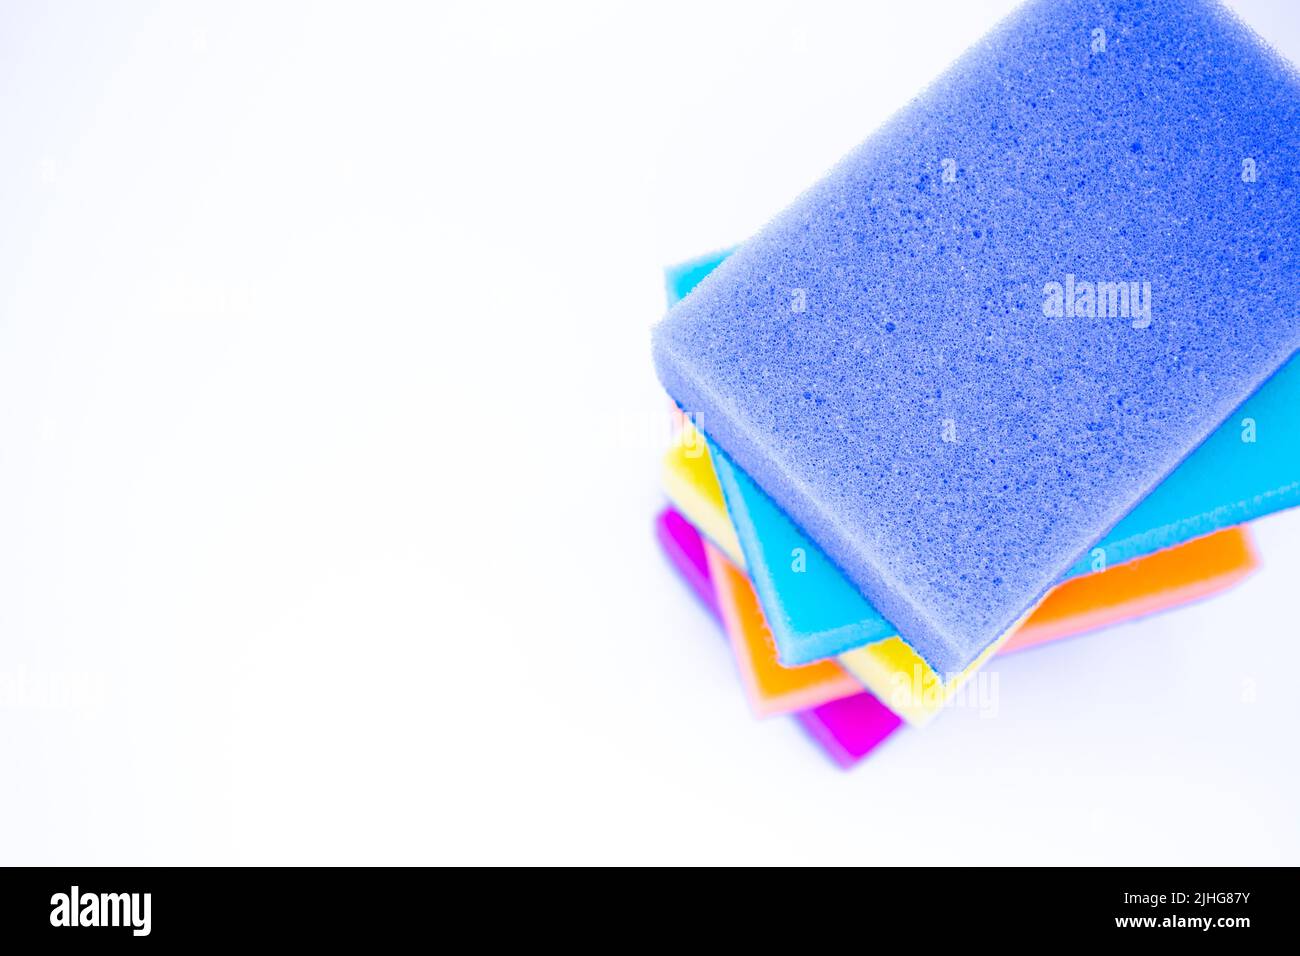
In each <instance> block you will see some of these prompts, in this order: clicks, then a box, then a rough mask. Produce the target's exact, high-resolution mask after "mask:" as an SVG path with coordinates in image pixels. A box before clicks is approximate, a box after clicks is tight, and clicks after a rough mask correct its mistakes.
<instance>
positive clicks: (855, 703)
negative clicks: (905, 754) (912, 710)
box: [795, 693, 903, 770]
mask: <svg viewBox="0 0 1300 956" xmlns="http://www.w3.org/2000/svg"><path fill="white" fill-rule="evenodd" d="M795 717H796V718H797V719H798V721H799V723H800V724H801V725H802V726H803V729H804V730H806V731H807V732H808V734H809V736H811V737H812V738H813V739H814V740H816V741H817V742H818V743H819V744H821V745H822V749H824V750H825V751H826V753H827V754H829V755H830V757H831V759H832V760H834V761H835V762H836V763H837V764H839V765H840V766H841V767H843V768H844V769H846V770H847V769H849V768H850V767H852V766H854V765H855V764H857V763H858V761H860V760H861V759H862V758H863V757H865V756H866V755H867V754H869V753H871V751H873V750H875V749H876V748H877V747H878V746H880V745H881V744H882V743H884V742H885V739H886V738H887V737H889V736H891V735H892V734H893V733H894V731H895V730H897V729H898V728H899V727H901V726H902V724H903V722H902V721H901V720H900V719H899V718H898V716H897V715H896V714H895V713H894V712H893V711H892V710H890V709H889V708H888V707H886V706H885V705H884V704H882V703H881V702H880V701H878V700H876V698H875V697H873V696H872V695H871V694H869V693H862V694H854V695H853V696H852V697H841V698H840V699H839V700H833V701H831V702H830V703H827V704H822V705H821V706H819V707H813V708H811V709H810V710H802V711H800V712H799V713H797V714H795Z"/></svg>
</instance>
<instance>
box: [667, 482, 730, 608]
mask: <svg viewBox="0 0 1300 956" xmlns="http://www.w3.org/2000/svg"><path fill="white" fill-rule="evenodd" d="M655 536H656V537H658V538H659V544H660V546H661V547H662V548H663V549H664V552H665V553H666V554H667V555H668V557H669V559H670V560H671V561H672V563H673V566H674V567H675V568H676V569H677V571H678V573H679V574H681V576H682V577H683V578H685V579H686V583H687V584H689V585H690V586H691V590H692V591H694V592H695V596H696V597H697V598H699V599H700V600H701V601H702V602H703V603H704V606H705V607H706V608H708V609H709V612H710V613H711V614H713V616H714V617H716V618H718V620H722V612H721V611H720V610H719V609H718V598H717V595H716V593H715V590H714V587H713V581H712V579H711V578H710V577H709V565H708V559H707V558H706V557H705V555H704V540H703V539H702V538H701V537H700V534H699V532H698V531H696V530H695V528H693V527H692V526H691V523H690V522H689V521H687V520H686V519H685V518H683V517H682V516H681V513H680V512H678V511H675V510H674V509H672V508H665V509H664V510H663V511H661V512H659V514H658V515H657V516H655Z"/></svg>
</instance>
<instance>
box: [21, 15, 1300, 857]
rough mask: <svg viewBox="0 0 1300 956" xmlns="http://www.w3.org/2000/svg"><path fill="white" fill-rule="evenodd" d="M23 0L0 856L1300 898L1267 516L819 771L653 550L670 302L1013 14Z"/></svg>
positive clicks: (1286, 582) (1296, 550) (1299, 833)
mask: <svg viewBox="0 0 1300 956" xmlns="http://www.w3.org/2000/svg"><path fill="white" fill-rule="evenodd" d="M50 6H51V7H52V8H51V9H46V7H47V5H46V4H37V3H6V4H4V6H3V7H2V8H0V862H5V863H71V864H90V863H100V864H108V863H146V862H158V863H167V862H235V861H252V862H263V861H278V862H356V861H371V862H395V861H408V862H419V861H423V862H507V861H511V862H575V861H583V862H664V863H666V862H704V861H709V862H735V863H756V862H783V861H784V862H804V863H813V862H831V861H835V862H857V863H873V862H880V863H917V864H935V863H999V862H1038V863H1076V862H1084V863H1137V862H1141V863H1278V862H1290V863H1296V862H1300V830H1298V827H1300V824H1298V822H1297V820H1298V818H1300V814H1298V813H1297V807H1298V806H1300V776H1298V772H1300V771H1298V770H1297V759H1296V754H1297V746H1296V730H1297V708H1296V703H1295V680H1294V675H1295V674H1296V673H1297V672H1298V671H1300V643H1298V642H1297V636H1300V635H1298V634H1297V631H1298V630H1300V628H1298V627H1297V623H1296V621H1297V613H1296V610H1295V607H1294V601H1295V598H1296V588H1295V581H1296V580H1297V570H1296V569H1297V567H1300V516H1297V515H1296V514H1291V515H1284V516H1280V517H1276V518H1272V519H1269V520H1267V521H1265V522H1262V523H1261V524H1260V525H1259V528H1258V540H1259V542H1260V545H1261V550H1262V552H1263V555H1264V559H1265V562H1266V567H1265V569H1264V570H1263V571H1262V572H1261V573H1260V574H1259V575H1257V576H1256V577H1255V578H1253V579H1252V580H1250V581H1249V582H1248V583H1246V584H1244V585H1242V586H1240V587H1238V588H1237V589H1236V590H1234V591H1233V592H1231V594H1229V595H1228V596H1226V597H1223V598H1221V599H1218V600H1214V601H1211V602H1208V603H1204V604H1201V605H1198V606H1195V607H1192V608H1188V609H1184V610H1180V611H1177V612H1175V613H1171V614H1168V615H1165V616H1163V617H1160V618H1157V619H1151V620H1147V621H1143V622H1140V623H1137V624H1133V625H1129V626H1125V627H1119V628H1115V629H1113V630H1110V631H1107V632H1104V633H1103V634H1099V635H1095V636H1090V637H1086V638H1081V639H1078V640H1075V641H1069V642H1064V643H1062V644H1059V645H1057V646H1053V647H1049V648H1045V649H1041V650H1038V651H1034V652H1030V653H1027V654H1024V655H1021V656H1017V657H1013V658H1010V659H1006V660H1005V661H1002V662H999V663H998V664H997V665H996V667H997V672H998V674H999V681H1000V683H999V688H1000V698H999V701H1000V707H999V712H998V716H997V717H996V718H995V719H981V718H980V715H979V713H978V712H976V711H973V710H967V711H954V712H951V713H949V714H946V715H945V716H943V717H942V718H941V719H940V720H938V721H937V722H936V723H935V724H933V725H932V726H931V727H930V728H929V729H927V730H925V731H923V732H905V733H902V734H899V735H898V736H897V737H895V738H894V739H893V740H891V741H890V742H889V743H888V744H887V745H886V746H885V747H884V748H882V749H881V750H880V751H879V752H878V753H877V754H875V755H874V756H873V757H872V758H871V759H870V760H869V761H867V762H866V763H865V764H863V765H862V766H860V767H859V768H857V770H855V771H853V772H851V773H847V774H845V773H842V772H839V771H837V770H835V769H833V768H832V766H831V765H830V764H829V762H828V761H827V760H826V759H825V758H824V757H823V755H822V754H821V753H820V752H819V751H818V749H817V748H816V747H815V746H814V745H813V744H811V743H810V742H809V741H808V740H806V739H805V738H804V736H803V735H802V733H801V731H800V730H799V729H798V728H797V727H796V726H795V725H794V724H793V722H791V721H789V720H784V719H775V720H769V721H763V722H760V721H756V720H754V719H753V718H751V717H750V715H749V714H748V712H747V708H746V705H745V703H744V700H743V697H742V695H741V692H740V689H739V687H738V684H737V680H736V677H735V674H734V671H733V667H732V664H731V661H730V659H729V656H728V652H727V650H726V648H725V643H724V641H723V640H722V639H721V637H720V636H719V633H718V632H717V630H716V628H715V626H714V624H713V623H712V622H711V621H710V620H709V619H708V618H707V617H706V615H705V613H704V612H703V611H702V610H701V609H700V607H699V606H697V604H696V603H695V602H694V601H693V600H692V599H691V598H690V597H689V596H688V594H687V593H686V591H685V590H684V588H683V587H682V586H681V585H680V584H679V583H678V582H677V581H676V579H675V578H674V577H673V575H672V573H671V572H670V571H669V569H668V566H667V564H666V562H665V561H664V560H663V558H662V557H661V556H660V554H659V552H658V550H657V547H656V545H655V543H654V539H653V537H652V533H651V518H652V515H653V513H654V511H655V510H656V508H657V507H658V505H659V502H660V493H659V491H658V488H657V474H658V461H659V451H660V446H661V443H662V440H663V438H664V429H665V427H666V426H665V418H664V398H663V396H662V393H661V392H660V391H659V389H658V386H657V384H656V381H655V377H654V373H653V370H652V367H651V364H650V359H649V341H648V330H649V327H650V326H651V324H652V323H653V322H654V321H655V320H656V319H657V318H658V316H659V315H660V314H661V312H662V309H663V305H662V301H663V300H662V296H663V290H662V278H661V272H660V270H661V267H662V266H663V265H664V264H666V263H669V262H673V261H676V260H679V259H682V258H687V257H690V256H694V255H696V254H698V253H701V252H705V251H709V250H711V249H714V248H718V247H721V246H725V245H728V244H731V243H733V242H736V241H738V240H740V239H743V238H744V237H745V236H746V235H748V234H749V233H751V232H752V231H754V230H755V229H756V228H758V227H759V226H760V225H761V224H762V223H763V222H764V220H765V219H766V218H767V217H769V216H770V215H771V214H773V213H774V212H776V211H777V210H778V209H780V208H781V207H782V206H783V205H784V204H786V203H787V202H788V201H789V200H790V199H792V198H793V197H794V196H795V195H796V194H797V193H798V192H799V191H800V190H801V189H803V188H804V187H805V186H807V185H808V184H809V183H811V182H812V181H813V180H814V179H815V178H816V177H817V176H818V174H819V173H820V172H822V171H823V170H824V169H826V168H827V167H828V166H830V165H831V164H832V163H833V162H834V161H835V160H836V159H837V158H838V157H839V156H840V155H841V154H842V153H843V152H845V151H846V150H847V149H849V148H850V147H851V146H852V145H853V144H855V143H856V142H857V141H859V140H860V139H862V138H863V137H864V136H865V135H866V134H867V133H869V132H870V131H871V130H872V129H873V128H874V127H875V126H876V125H877V124H878V123H880V122H881V121H882V120H883V119H884V118H886V117H887V116H888V115H889V114H890V113H891V112H893V111H894V110H895V109H897V108H899V107H900V106H902V105H903V104H904V103H906V101H907V100H908V99H909V98H910V97H911V96H913V95H915V93H917V92H918V91H919V90H920V89H921V88H922V87H923V86H924V85H925V84H926V82H927V81H928V80H929V79H930V78H932V77H933V76H935V75H936V74H937V73H938V72H939V71H940V70H941V69H942V68H943V67H944V66H945V65H946V64H947V63H948V62H949V61H950V60H951V59H952V58H953V57H954V56H956V55H957V54H958V53H960V52H961V51H962V50H963V49H964V48H965V47H966V46H968V45H969V44H970V43H972V42H973V41H974V40H976V39H977V38H978V37H979V36H980V35H981V34H982V33H983V32H985V31H986V30H987V29H988V28H989V27H990V26H991V25H992V24H993V23H994V22H995V21H996V19H997V18H998V17H999V16H1000V15H1001V14H1002V13H1003V12H1005V11H1006V10H1007V9H1009V8H1010V7H1011V6H1012V4H1011V3H1009V2H969V0H953V2H946V3H936V2H930V3H921V2H911V3H892V2H890V3H879V4H872V3H847V2H846V3H843V4H831V5H824V6H821V5H815V4H814V5H810V4H809V3H807V2H796V3H791V4H788V5H784V6H756V5H755V4H752V3H745V4H738V5H735V6H731V7H714V6H705V5H703V4H700V3H696V2H689V3H680V4H665V3H654V4H647V5H645V6H644V7H643V8H641V9H639V10H638V9H634V8H631V7H616V6H613V5H608V4H592V5H590V6H581V7H574V6H568V5H565V6H562V7H559V8H556V9H548V8H549V7H550V5H547V4H520V5H518V6H498V7H494V8H491V9H488V8H486V7H485V6H481V5H478V4H464V5H448V4H424V3H421V4H415V5H412V6H410V7H397V6H392V5H388V4H381V5H375V4H369V3H367V4H361V3H357V4H352V5H346V6H339V7H331V6H325V5H321V4H311V5H302V6H292V5H289V4H285V3H271V4H261V3H258V4H249V5H246V6H232V5H229V4H224V3H223V4H214V5H212V6H211V7H204V6H200V7H195V6H188V5H181V4H165V5H164V4H157V5H133V6H128V5H123V4H113V5H109V4H91V3H85V4H68V3H57V4H53V5H50ZM1237 6H1238V8H1239V10H1240V11H1241V13H1242V14H1243V15H1244V16H1245V17H1246V18H1247V19H1248V21H1249V22H1251V23H1252V24H1253V25H1254V26H1256V28H1257V29H1259V30H1260V31H1261V32H1262V33H1264V34H1265V35H1266V36H1267V37H1268V38H1269V39H1270V40H1271V41H1272V42H1273V43H1274V44H1275V45H1277V46H1278V47H1279V48H1280V49H1282V50H1283V51H1284V52H1286V53H1287V54H1288V55H1289V56H1290V57H1291V58H1292V59H1293V60H1300V5H1297V4H1294V3H1290V2H1284V0H1278V2H1276V3H1268V2H1265V0H1256V2H1249V3H1247V2H1242V3H1240V4H1238V5H1237Z"/></svg>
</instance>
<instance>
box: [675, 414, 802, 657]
mask: <svg viewBox="0 0 1300 956" xmlns="http://www.w3.org/2000/svg"><path fill="white" fill-rule="evenodd" d="M662 479H663V486H664V492H665V494H667V495H668V498H669V500H670V501H672V503H673V504H674V505H676V506H677V508H678V509H679V510H680V511H682V512H683V513H685V514H687V515H689V516H690V518H691V521H692V522H694V524H695V525H696V527H698V528H699V529H700V531H702V532H703V533H704V536H705V537H706V538H708V539H709V540H710V541H712V542H713V543H714V544H716V545H717V546H718V547H719V548H721V549H722V551H723V553H724V554H726V555H727V557H729V558H730V559H731V560H732V562H733V563H735V564H738V565H740V566H741V567H747V565H746V563H745V555H744V552H743V551H742V550H741V547H740V541H739V540H738V539H737V538H736V528H735V526H734V525H733V524H732V523H731V519H730V518H728V517H727V506H726V504H725V502H724V501H723V498H722V488H721V487H720V486H719V485H718V476H717V472H716V470H715V469H714V467H713V464H712V462H711V460H710V457H709V450H708V446H707V445H706V444H705V443H704V442H703V441H699V442H691V441H683V440H682V439H681V436H678V438H677V439H676V440H674V441H673V443H672V444H671V445H670V446H669V448H668V451H667V453H666V454H665V455H664V465H663V472H662ZM823 656H824V655H823Z"/></svg>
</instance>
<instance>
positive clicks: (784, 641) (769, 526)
mask: <svg viewBox="0 0 1300 956" xmlns="http://www.w3.org/2000/svg"><path fill="white" fill-rule="evenodd" d="M727 255H728V253H726V252H722V253H715V254H713V255H710V256H707V257H704V258H701V259H695V260H692V261H691V262H688V263H684V264H682V265H679V266H672V267H670V268H668V269H667V270H666V272H665V276H666V279H667V283H668V299H669V302H670V304H671V303H675V302H678V301H680V300H681V299H682V298H684V297H685V296H686V295H687V294H689V293H690V292H691V290H692V289H693V288H694V287H695V286H696V285H698V284H699V282H700V281H701V280H702V279H703V278H704V276H705V275H707V274H708V272H709V271H711V270H712V269H713V268H716V267H717V266H718V265H719V264H721V262H722V260H723V259H725V258H726V256H727ZM710 457H711V459H712V462H713V465H714V467H715V469H716V471H717V473H718V481H719V483H720V484H721V486H722V490H723V492H724V494H725V495H726V501H727V510H728V512H729V513H730V516H731V520H732V522H733V523H734V525H735V527H736V532H737V536H738V538H739V541H740V545H741V548H742V550H743V552H744V556H745V561H746V565H747V566H748V567H749V569H750V574H751V576H752V577H753V581H754V588H755V590H756V591H757V592H758V596H759V600H760V602H761V603H762V605H763V610H764V613H765V615H766V617H767V621H768V624H769V626H770V627H771V630H772V637H773V641H774V643H775V644H776V646H777V650H778V653H779V655H780V658H781V661H782V662H783V663H785V664H787V665H791V666H793V665H796V664H807V663H811V662H812V661H816V660H820V659H821V658H824V657H828V656H830V655H833V654H838V653H841V652H843V651H846V650H851V649H852V648H855V647H860V646H862V645H863V644H869V643H871V642H873V641H878V640H883V639H884V638H888V637H892V636H893V635H894V634H896V633H897V630H896V629H895V627H894V625H893V624H891V623H889V622H888V621H886V620H885V618H884V616H883V615H882V614H881V613H880V612H879V611H877V610H876V609H875V607H873V606H872V604H871V602H870V601H868V600H867V599H866V598H864V597H863V596H862V594H861V593H860V592H859V591H858V589H857V588H856V587H854V586H853V584H852V583H851V582H850V581H849V580H848V579H847V578H845V577H844V576H843V575H842V574H841V573H840V572H839V569H838V568H836V567H835V566H834V564H833V563H832V562H831V561H830V559H829V558H827V557H826V555H825V554H824V553H823V552H822V551H821V549H820V548H818V547H817V545H816V544H814V543H813V542H812V541H811V540H809V538H808V537H807V536H806V535H804V534H803V532H802V531H800V530H799V528H798V527H797V526H796V525H795V524H794V522H792V521H791V520H790V519H789V518H788V517H787V516H786V514H785V513H784V512H783V511H781V509H780V508H778V507H777V506H776V504H775V503H774V502H773V501H772V499H771V498H769V497H768V496H767V495H766V494H764V492H763V490H762V489H761V488H759V487H758V486H757V485H756V484H754V482H753V480H752V479H751V478H750V477H749V476H748V475H746V474H745V473H744V472H743V471H741V470H740V469H739V468H737V467H736V465H735V464H734V463H733V462H732V461H731V460H730V459H728V458H727V456H726V455H725V454H723V453H722V452H721V451H720V450H719V449H716V448H715V449H713V453H712V454H711V456H710ZM1297 505H1300V357H1295V358H1292V359H1291V361H1289V362H1287V364H1286V365H1284V366H1283V367H1282V368H1281V369H1280V370H1279V371H1278V372H1277V374H1275V375H1274V376H1273V377H1272V378H1270V379H1269V380H1268V381H1267V382H1265V383H1264V385H1263V387H1261V388H1260V390H1259V391H1258V392H1256V393H1255V394H1254V395H1252V396H1251V397H1250V398H1249V399H1247V400H1246V402H1245V404H1244V405H1242V406H1240V407H1239V408H1238V409H1237V410H1236V412H1235V413H1234V414H1233V415H1232V417H1231V418H1230V419H1229V420H1228V421H1227V422H1225V423H1224V424H1223V425H1221V426H1220V427H1219V428H1218V429H1217V430H1216V431H1215V432H1214V434H1213V435H1211V436H1210V437H1209V438H1208V439H1206V440H1205V442H1204V443H1203V444H1202V445H1201V446H1200V447H1199V448H1197V449H1196V451H1195V452H1193V453H1192V455H1191V456H1190V457H1188V459H1187V460H1186V461H1184V462H1183V463H1182V464H1181V465H1179V466H1178V468H1176V469H1175V470H1174V472H1173V474H1171V475H1170V476H1169V477H1168V478H1166V479H1165V480H1164V481H1163V482H1161V483H1160V484H1159V485H1158V486H1156V488H1155V489H1154V490H1153V491H1152V492H1151V494H1149V495H1147V497H1146V498H1144V499H1142V502H1141V503H1140V504H1139V505H1138V506H1137V507H1136V508H1134V509H1133V510H1132V511H1131V512H1129V514H1128V516H1127V517H1126V518H1124V520H1123V521H1121V522H1120V523H1119V524H1117V525H1116V526H1115V527H1114V528H1113V529H1111V532H1110V534H1108V535H1107V536H1106V537H1105V538H1104V539H1102V541H1101V542H1100V543H1099V544H1098V545H1097V546H1096V547H1095V548H1093V549H1091V550H1090V551H1089V553H1088V554H1087V555H1086V556H1085V557H1084V558H1082V559H1081V560H1080V561H1079V562H1078V563H1077V564H1075V566H1074V567H1072V568H1071V569H1070V570H1069V572H1067V574H1066V577H1067V578H1070V577H1074V576H1077V575H1080V574H1087V573H1089V572H1092V571H1099V570H1103V569H1104V568H1107V567H1111V566H1113V565H1116V564H1120V563H1123V562H1125V561H1131V560H1133V559H1134V558H1139V557H1142V556H1144V555H1148V554H1152V553H1154V552H1155V551H1159V550H1161V549H1162V548H1167V547H1170V546H1172V545H1176V544H1181V543H1183V542H1185V541H1188V540H1190V539H1192V538H1195V537H1198V536H1200V535H1204V534H1209V533H1210V532H1212V531H1216V530H1219V529H1221V528H1226V527H1230V526H1232V525H1235V524H1241V523H1243V522H1246V521H1252V520H1254V519H1255V518H1259V517H1262V516H1263V515H1266V514H1271V513H1273V512H1275V511H1280V510H1282V509H1285V508H1293V507H1296V506H1297Z"/></svg>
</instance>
